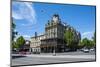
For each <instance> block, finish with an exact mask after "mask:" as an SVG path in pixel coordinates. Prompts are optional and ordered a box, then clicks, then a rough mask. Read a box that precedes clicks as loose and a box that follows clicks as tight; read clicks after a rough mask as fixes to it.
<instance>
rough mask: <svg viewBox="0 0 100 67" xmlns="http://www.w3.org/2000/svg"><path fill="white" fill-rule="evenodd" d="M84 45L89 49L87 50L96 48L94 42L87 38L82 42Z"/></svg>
mask: <svg viewBox="0 0 100 67" xmlns="http://www.w3.org/2000/svg"><path fill="white" fill-rule="evenodd" d="M82 44H83V45H84V46H85V47H87V48H91V47H93V46H94V43H93V41H92V40H89V39H87V38H84V39H83V40H82Z"/></svg>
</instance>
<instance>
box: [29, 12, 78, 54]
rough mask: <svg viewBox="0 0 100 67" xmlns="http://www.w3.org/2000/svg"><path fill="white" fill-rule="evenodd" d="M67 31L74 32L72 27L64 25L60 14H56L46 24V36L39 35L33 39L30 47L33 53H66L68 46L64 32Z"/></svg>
mask: <svg viewBox="0 0 100 67" xmlns="http://www.w3.org/2000/svg"><path fill="white" fill-rule="evenodd" d="M67 29H72V31H73V30H74V29H73V28H72V27H71V26H69V25H67V24H66V23H63V22H62V21H61V19H60V17H59V15H58V14H54V15H53V17H52V19H51V20H48V22H47V24H45V34H43V35H37V34H36V33H35V36H34V37H32V38H31V44H30V47H31V48H32V52H53V51H54V50H55V52H64V51H65V49H66V47H67V46H66V44H65V42H64V31H65V30H67ZM74 33H77V35H76V36H75V38H76V39H78V38H79V39H80V37H79V36H78V35H80V33H79V32H74Z"/></svg>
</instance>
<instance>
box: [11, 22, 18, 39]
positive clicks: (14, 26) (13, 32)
mask: <svg viewBox="0 0 100 67" xmlns="http://www.w3.org/2000/svg"><path fill="white" fill-rule="evenodd" d="M15 28H16V25H15V23H14V22H12V41H13V40H14V38H15V35H17V34H18V32H16V31H14V30H15Z"/></svg>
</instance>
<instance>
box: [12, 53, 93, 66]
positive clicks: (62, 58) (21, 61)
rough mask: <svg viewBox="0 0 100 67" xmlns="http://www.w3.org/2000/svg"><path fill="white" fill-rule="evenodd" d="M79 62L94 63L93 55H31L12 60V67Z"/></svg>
mask: <svg viewBox="0 0 100 67" xmlns="http://www.w3.org/2000/svg"><path fill="white" fill-rule="evenodd" d="M80 61H95V53H93V52H91V53H83V52H67V53H57V54H56V56H53V55H52V53H47V54H44V53H42V54H35V55H34V54H31V55H24V56H22V55H21V56H20V55H19V56H18V55H17V57H13V58H12V66H17V65H36V64H49V63H50V64H51V63H65V62H66V63H67V62H68V63H69V62H80Z"/></svg>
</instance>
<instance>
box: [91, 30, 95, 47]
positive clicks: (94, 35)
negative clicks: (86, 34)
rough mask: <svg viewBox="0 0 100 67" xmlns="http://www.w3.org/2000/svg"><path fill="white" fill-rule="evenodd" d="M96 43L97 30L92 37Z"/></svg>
mask: <svg viewBox="0 0 100 67" xmlns="http://www.w3.org/2000/svg"><path fill="white" fill-rule="evenodd" d="M92 39H93V42H94V45H95V44H96V31H95V32H94V36H93V37H92Z"/></svg>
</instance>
